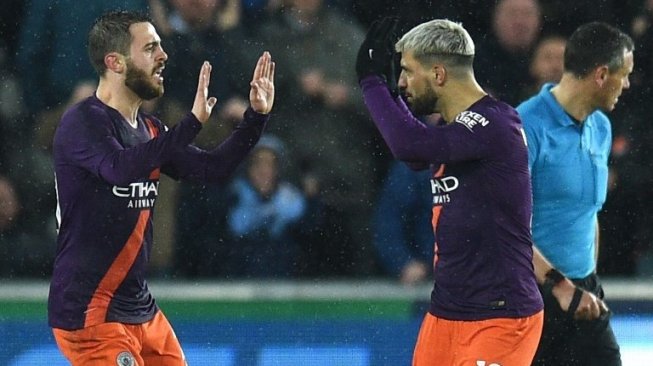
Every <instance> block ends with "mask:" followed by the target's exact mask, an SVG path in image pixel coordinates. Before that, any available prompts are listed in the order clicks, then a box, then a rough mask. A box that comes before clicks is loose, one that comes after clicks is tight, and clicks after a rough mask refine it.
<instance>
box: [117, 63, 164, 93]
mask: <svg viewBox="0 0 653 366" xmlns="http://www.w3.org/2000/svg"><path fill="white" fill-rule="evenodd" d="M152 75H154V72H152V73H151V74H149V75H148V73H146V72H145V71H144V70H142V69H139V68H138V67H136V65H134V64H133V63H132V62H131V61H127V74H126V75H125V85H126V86H127V87H128V88H129V89H131V91H133V92H134V93H135V94H136V95H138V97H139V98H141V99H143V100H152V99H154V98H158V97H160V96H162V95H163V84H159V85H157V84H154V83H153V82H152Z"/></svg>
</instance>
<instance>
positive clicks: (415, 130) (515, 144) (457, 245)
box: [361, 76, 543, 320]
mask: <svg viewBox="0 0 653 366" xmlns="http://www.w3.org/2000/svg"><path fill="white" fill-rule="evenodd" d="M361 87H362V89H363V94H364V97H365V103H366V105H367V108H368V110H369V111H370V113H371V115H372V119H373V120H374V122H375V124H376V125H377V127H378V129H379V131H380V132H381V134H382V135H383V138H384V139H385V141H386V143H387V144H388V146H389V147H390V150H391V151H392V153H393V155H394V156H395V157H396V158H397V159H399V160H402V161H405V162H407V163H409V164H410V165H411V166H412V167H415V166H422V167H428V166H430V167H431V170H432V172H433V174H432V177H431V179H430V182H428V184H429V185H430V187H431V192H432V200H433V201H432V204H433V218H432V223H433V228H434V230H435V238H436V248H435V256H434V278H435V285H434V288H433V292H432V294H431V309H430V311H431V313H432V314H434V315H436V316H438V317H441V318H445V319H451V320H482V319H489V318H499V317H509V318H514V317H525V316H530V315H533V314H535V313H537V312H538V311H540V310H542V308H543V304H542V298H541V295H540V293H539V291H538V289H537V283H536V280H535V273H534V270H533V263H532V260H533V243H532V238H531V230H530V220H531V210H532V196H531V194H532V193H531V181H530V176H529V171H528V151H527V148H526V140H525V138H524V133H523V129H522V125H521V120H520V119H519V116H518V115H517V113H516V111H515V110H514V109H513V108H512V107H510V106H509V105H507V104H505V103H503V102H500V101H497V100H495V99H493V98H492V97H489V96H485V97H483V98H481V99H480V100H478V101H477V102H476V103H474V104H473V105H471V106H469V108H468V109H467V110H465V111H463V112H461V113H460V114H459V115H457V116H456V117H455V119H454V120H453V121H449V123H445V121H443V120H441V121H440V123H439V124H438V125H437V126H427V125H426V124H424V123H422V122H421V121H419V120H418V119H416V118H415V117H414V116H413V115H412V114H411V112H410V110H409V109H408V107H407V106H406V104H405V103H404V102H403V100H402V99H401V98H397V99H393V98H392V96H391V95H390V93H389V91H388V88H387V86H386V85H385V82H384V81H383V80H382V79H381V78H379V77H377V76H369V77H366V78H365V79H363V80H362V82H361Z"/></svg>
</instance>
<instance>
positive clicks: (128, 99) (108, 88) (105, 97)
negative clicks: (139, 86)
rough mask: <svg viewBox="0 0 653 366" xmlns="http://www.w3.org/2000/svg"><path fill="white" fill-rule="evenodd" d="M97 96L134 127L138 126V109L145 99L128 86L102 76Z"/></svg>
mask: <svg viewBox="0 0 653 366" xmlns="http://www.w3.org/2000/svg"><path fill="white" fill-rule="evenodd" d="M97 98H98V99H99V100H100V101H102V103H104V104H106V105H108V106H109V107H111V108H113V109H115V110H117V111H118V112H119V113H120V114H121V115H122V116H123V118H125V121H127V122H128V123H129V124H130V125H131V126H132V127H134V126H136V124H137V116H138V109H139V108H140V106H141V103H142V102H143V101H142V100H141V99H140V98H139V97H138V96H136V94H134V92H133V91H131V90H130V89H129V88H127V86H125V85H124V84H122V85H120V84H119V83H118V82H117V81H116V82H112V81H110V80H107V79H102V78H101V79H100V83H99V84H98V89H97Z"/></svg>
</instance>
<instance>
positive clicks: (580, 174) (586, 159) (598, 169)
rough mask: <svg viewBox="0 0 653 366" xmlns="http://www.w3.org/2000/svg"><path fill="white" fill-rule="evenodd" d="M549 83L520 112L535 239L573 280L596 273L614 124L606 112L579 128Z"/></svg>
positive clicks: (521, 106)
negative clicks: (599, 220)
mask: <svg viewBox="0 0 653 366" xmlns="http://www.w3.org/2000/svg"><path fill="white" fill-rule="evenodd" d="M552 87H553V84H546V85H544V86H543V87H542V90H541V91H540V92H539V94H537V95H535V96H533V97H532V98H530V99H528V100H527V101H525V102H523V103H522V104H520V105H519V106H518V107H517V111H518V112H519V114H520V115H521V118H522V121H523V124H524V129H525V131H526V138H527V140H528V164H529V168H530V170H531V179H532V182H533V240H534V242H535V246H536V247H537V248H538V249H539V250H540V252H542V254H543V255H544V256H545V257H546V258H547V259H548V260H549V261H550V262H551V264H552V265H553V266H554V267H555V268H557V269H558V270H560V271H561V272H562V273H564V274H565V275H566V276H568V277H570V278H583V277H586V276H587V275H589V274H590V273H592V272H593V271H594V269H595V266H596V263H595V239H596V222H597V213H598V211H599V210H600V209H601V206H602V205H603V203H604V202H605V198H606V194H607V182H608V156H609V153H610V148H611V143H612V141H611V140H612V133H611V129H610V120H609V119H608V117H607V116H606V115H605V114H604V113H603V112H601V111H595V112H593V113H592V114H590V115H589V116H588V117H587V118H586V119H585V120H584V121H583V123H582V124H580V125H579V124H577V123H576V122H575V121H574V120H573V119H572V118H571V117H570V116H569V115H568V114H567V113H566V112H565V111H564V110H563V109H562V106H560V104H559V103H558V101H557V100H556V99H555V98H554V96H553V95H552V94H551V88H552Z"/></svg>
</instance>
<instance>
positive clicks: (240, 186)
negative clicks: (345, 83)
mask: <svg viewBox="0 0 653 366" xmlns="http://www.w3.org/2000/svg"><path fill="white" fill-rule="evenodd" d="M283 156H284V147H283V145H282V143H281V141H280V140H279V139H277V138H276V137H274V136H270V135H267V136H266V135H264V136H262V137H261V140H260V141H259V142H258V144H257V145H256V147H255V148H254V150H253V151H252V152H251V154H250V157H249V158H248V161H247V164H246V172H245V174H244V176H243V177H241V178H239V179H236V180H235V181H234V182H233V185H232V187H231V190H232V194H233V195H234V202H233V204H232V205H231V208H230V210H229V213H228V215H227V225H228V229H229V231H230V233H231V235H232V237H233V242H232V243H228V244H227V245H229V246H230V251H229V254H228V256H227V257H226V258H224V259H223V260H224V261H225V262H226V263H228V264H227V266H228V267H229V269H228V270H227V275H228V276H234V277H243V276H244V277H291V276H294V275H295V274H296V271H297V267H298V259H299V243H297V242H296V241H295V240H294V238H293V236H292V233H293V225H296V224H297V222H298V221H299V220H300V218H301V217H302V215H303V214H304V213H305V210H306V201H305V199H304V197H303V195H302V193H301V191H300V190H299V189H298V188H297V187H295V186H293V185H292V184H290V183H289V182H287V181H286V180H285V179H284V178H283V177H282V175H281V170H280V168H281V164H282V161H283Z"/></svg>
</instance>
